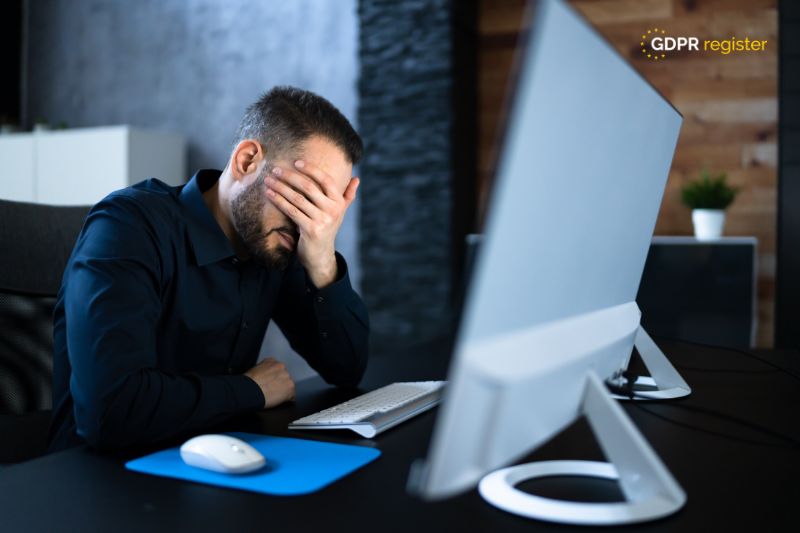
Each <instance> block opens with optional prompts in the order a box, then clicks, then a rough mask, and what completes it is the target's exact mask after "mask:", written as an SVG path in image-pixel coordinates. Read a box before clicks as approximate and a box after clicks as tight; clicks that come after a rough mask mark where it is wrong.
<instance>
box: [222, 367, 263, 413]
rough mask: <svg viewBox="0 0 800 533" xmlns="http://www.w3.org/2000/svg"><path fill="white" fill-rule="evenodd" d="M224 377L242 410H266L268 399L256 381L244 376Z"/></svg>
mask: <svg viewBox="0 0 800 533" xmlns="http://www.w3.org/2000/svg"><path fill="white" fill-rule="evenodd" d="M223 377H224V378H225V379H226V380H228V384H229V385H230V387H231V389H232V390H233V394H234V396H236V403H237V406H238V408H239V409H240V410H242V411H257V410H259V409H263V408H264V405H265V404H266V398H264V393H263V392H262V391H261V387H259V386H258V384H257V383H256V382H255V381H254V380H252V379H250V378H249V377H247V376H245V375H244V374H240V375H233V376H223Z"/></svg>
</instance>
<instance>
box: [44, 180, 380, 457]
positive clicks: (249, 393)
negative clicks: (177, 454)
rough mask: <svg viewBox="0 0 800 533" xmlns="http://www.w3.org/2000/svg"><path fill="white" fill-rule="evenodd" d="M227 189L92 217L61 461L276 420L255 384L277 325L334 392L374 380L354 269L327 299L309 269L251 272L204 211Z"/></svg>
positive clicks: (77, 258)
mask: <svg viewBox="0 0 800 533" xmlns="http://www.w3.org/2000/svg"><path fill="white" fill-rule="evenodd" d="M219 176H220V172H219V171H215V170H201V171H200V172H198V173H197V174H196V175H195V176H194V177H193V178H192V180H191V181H190V182H189V183H188V184H186V185H185V186H182V187H170V186H168V185H166V184H164V183H163V182H161V181H159V180H155V179H150V180H147V181H144V182H142V183H139V184H137V185H134V186H132V187H128V188H127V189H122V190H120V191H116V192H114V193H112V194H110V195H109V196H107V197H106V198H105V199H103V200H102V201H101V202H99V203H98V204H97V205H95V206H94V207H93V208H92V210H91V211H90V212H89V214H88V216H87V218H86V222H85V224H84V227H83V230H82V231H81V233H80V235H79V237H78V241H77V244H76V245H75V249H74V250H73V252H72V256H71V257H70V259H69V262H68V263H67V267H66V270H65V272H64V277H63V281H62V285H61V290H60V291H59V294H58V300H57V302H56V307H55V314H54V331H53V340H54V388H53V400H54V401H53V405H54V413H53V424H52V427H51V434H50V449H51V450H58V449H63V448H66V447H69V446H72V445H76V444H79V443H82V442H88V443H89V444H91V445H93V446H95V447H98V448H119V447H124V446H129V445H134V444H139V443H148V442H153V441H157V440H159V439H162V438H167V437H170V436H174V435H177V434H180V433H183V432H186V431H191V430H194V429H199V428H202V427H204V426H207V425H210V424H214V423H216V422H219V421H221V420H223V419H225V418H227V417H229V416H231V415H234V414H238V413H242V412H246V411H254V410H258V409H261V408H263V406H264V396H263V394H262V392H261V389H260V388H259V387H258V385H256V383H255V382H254V381H253V380H251V379H250V378H248V377H246V376H244V375H242V373H243V372H244V371H246V370H247V369H249V368H250V367H252V366H253V365H254V364H255V363H256V359H257V357H258V352H259V349H260V347H261V342H262V338H263V337H264V333H265V331H266V329H267V325H268V323H269V320H270V319H272V320H274V321H275V323H276V324H277V325H278V327H280V329H281V330H282V331H283V333H284V334H285V335H286V337H287V339H288V340H289V343H290V344H291V346H292V348H293V349H294V350H295V351H297V352H298V353H299V354H300V355H302V356H303V357H304V358H305V359H306V361H308V363H309V364H310V365H311V367H312V368H314V369H315V370H316V371H317V372H319V374H320V375H321V376H322V377H323V378H324V379H325V380H326V381H328V382H329V383H332V384H336V385H355V384H357V383H358V382H359V380H360V379H361V376H362V375H363V373H364V369H365V366H366V362H367V336H368V330H369V321H368V317H367V310H366V308H365V307H364V304H363V302H362V301H361V299H360V298H359V296H358V295H357V294H356V293H355V292H354V291H353V289H352V287H351V286H350V280H349V278H348V275H347V265H346V264H345V262H344V260H343V259H342V257H341V256H340V255H339V254H338V253H337V261H338V267H339V277H338V279H337V280H336V281H335V282H334V283H333V284H331V285H329V286H328V287H325V288H324V289H322V290H317V289H316V288H315V287H314V286H313V284H312V283H311V281H310V280H309V279H308V277H307V275H306V272H305V270H304V269H303V268H302V267H301V266H300V265H299V263H298V262H297V261H296V260H294V261H293V263H292V265H291V266H290V267H289V268H288V269H287V270H285V271H269V270H267V269H265V268H262V267H260V266H258V265H257V264H255V263H253V262H250V261H241V260H239V259H238V258H237V257H236V255H235V253H234V251H233V247H232V245H231V243H230V241H229V240H228V239H227V237H226V236H225V234H224V233H223V232H222V229H221V228H220V226H219V224H218V223H217V221H216V219H214V217H213V215H212V214H211V212H210V211H209V209H208V207H207V206H206V204H205V202H204V201H203V197H202V192H203V191H205V190H207V189H209V188H210V187H212V186H213V185H214V183H215V182H216V181H217V179H218V178H219Z"/></svg>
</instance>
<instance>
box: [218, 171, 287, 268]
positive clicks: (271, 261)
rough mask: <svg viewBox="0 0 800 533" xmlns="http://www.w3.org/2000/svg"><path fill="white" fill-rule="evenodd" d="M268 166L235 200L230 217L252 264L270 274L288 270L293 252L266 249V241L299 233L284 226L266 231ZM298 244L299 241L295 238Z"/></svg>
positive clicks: (279, 246)
mask: <svg viewBox="0 0 800 533" xmlns="http://www.w3.org/2000/svg"><path fill="white" fill-rule="evenodd" d="M267 168H268V166H264V170H263V171H262V172H261V173H260V174H259V175H258V177H257V178H256V180H255V181H254V182H253V183H251V184H250V185H249V186H248V187H247V188H246V189H245V190H243V191H242V192H241V193H240V194H239V196H237V197H236V198H234V200H233V202H232V204H231V215H232V218H233V227H234V228H235V229H236V233H238V234H239V238H240V239H242V243H243V244H244V246H245V248H246V249H247V252H248V253H249V254H250V256H251V257H252V258H253V260H254V261H255V262H256V263H258V264H260V265H261V266H263V267H265V268H267V269H269V270H285V269H286V267H288V266H289V263H290V262H291V260H292V256H293V255H294V254H293V252H291V251H290V250H288V249H286V248H284V247H283V246H281V245H278V246H275V247H274V248H267V237H268V236H269V235H270V234H271V233H273V232H278V231H282V232H284V233H286V234H288V235H292V236H295V235H296V233H297V232H296V231H294V230H293V229H292V228H290V227H286V226H281V227H278V228H271V229H270V230H269V231H266V232H265V231H264V226H263V223H262V218H261V217H262V216H263V213H264V206H265V205H266V203H267V197H266V191H265V189H264V187H265V186H264V177H265V176H266V174H267V172H268V170H267ZM295 242H297V238H296V237H295Z"/></svg>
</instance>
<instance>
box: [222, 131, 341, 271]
mask: <svg viewBox="0 0 800 533" xmlns="http://www.w3.org/2000/svg"><path fill="white" fill-rule="evenodd" d="M299 159H303V160H304V161H308V162H309V163H312V164H314V165H316V166H318V167H319V168H321V169H322V170H323V171H325V172H326V173H327V174H328V175H329V176H330V177H331V178H333V180H334V182H335V183H336V194H339V195H342V194H344V191H345V189H346V188H347V184H348V183H349V182H350V178H351V176H352V173H353V166H352V165H351V164H350V163H349V162H348V161H347V158H346V157H345V155H344V152H343V151H342V150H341V149H340V148H339V147H337V146H336V145H335V144H333V143H331V142H330V141H328V140H327V139H324V138H322V137H317V136H314V137H310V138H309V139H308V140H306V141H305V142H304V143H303V144H302V145H301V148H300V156H299ZM294 161H295V159H292V158H288V157H284V158H278V160H277V161H266V162H263V163H262V166H261V168H260V169H259V170H258V172H257V174H256V176H255V178H254V179H253V181H252V182H251V183H250V184H249V185H247V186H246V187H245V188H244V189H243V190H242V191H241V192H240V193H239V194H238V195H237V196H236V197H235V198H234V199H233V201H232V203H231V215H232V219H233V225H234V227H235V228H236V232H237V233H238V234H239V237H240V238H241V240H242V242H243V243H244V246H245V248H247V251H248V253H249V254H250V255H251V257H252V258H253V259H254V260H255V261H256V262H257V263H259V264H261V265H262V266H264V267H266V268H268V269H271V270H283V269H285V268H286V267H287V266H289V263H290V262H291V260H292V258H293V257H294V255H295V253H296V249H297V242H298V240H299V238H300V235H299V232H298V229H297V225H296V224H295V223H294V222H292V221H291V220H290V219H289V217H287V216H286V215H284V214H283V213H282V212H281V211H280V210H279V209H278V208H277V207H276V206H275V205H274V204H273V203H272V200H271V199H270V198H269V197H268V196H267V194H266V192H267V190H266V186H265V185H264V178H265V177H266V176H267V175H268V174H269V173H270V172H271V171H272V169H273V168H275V167H276V166H278V167H281V168H285V169H291V170H294V171H296V172H297V169H296V168H295V167H294ZM309 179H311V180H312V181H313V178H311V177H310V176H309ZM315 183H316V182H315Z"/></svg>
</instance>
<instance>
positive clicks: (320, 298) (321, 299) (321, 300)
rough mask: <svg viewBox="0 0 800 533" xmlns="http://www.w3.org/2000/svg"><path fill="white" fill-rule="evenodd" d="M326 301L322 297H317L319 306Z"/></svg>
mask: <svg viewBox="0 0 800 533" xmlns="http://www.w3.org/2000/svg"><path fill="white" fill-rule="evenodd" d="M324 301H325V298H323V297H322V296H317V303H318V304H321V303H322V302H324Z"/></svg>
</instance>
